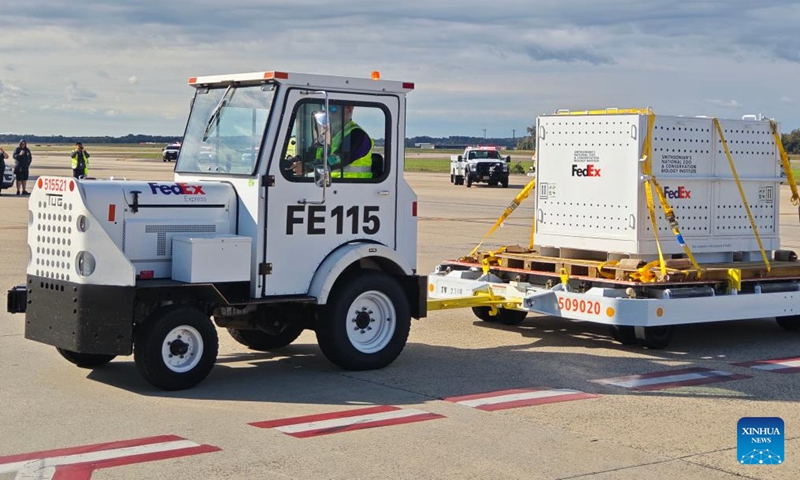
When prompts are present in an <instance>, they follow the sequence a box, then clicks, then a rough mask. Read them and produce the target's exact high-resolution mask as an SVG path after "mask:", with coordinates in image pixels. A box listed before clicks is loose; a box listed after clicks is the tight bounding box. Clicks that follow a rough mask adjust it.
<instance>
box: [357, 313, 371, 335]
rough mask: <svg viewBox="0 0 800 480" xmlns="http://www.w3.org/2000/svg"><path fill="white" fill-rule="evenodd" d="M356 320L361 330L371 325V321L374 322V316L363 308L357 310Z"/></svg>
mask: <svg viewBox="0 0 800 480" xmlns="http://www.w3.org/2000/svg"><path fill="white" fill-rule="evenodd" d="M370 313H371V312H370ZM355 321H356V326H357V327H358V328H359V330H364V329H365V328H367V327H368V326H369V324H370V322H372V318H371V317H370V315H369V313H367V312H366V311H364V310H362V311H360V312H356V318H355Z"/></svg>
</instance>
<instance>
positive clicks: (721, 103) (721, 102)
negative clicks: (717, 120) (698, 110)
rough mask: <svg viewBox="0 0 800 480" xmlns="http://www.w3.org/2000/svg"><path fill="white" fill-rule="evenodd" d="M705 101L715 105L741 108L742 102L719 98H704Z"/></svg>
mask: <svg viewBox="0 0 800 480" xmlns="http://www.w3.org/2000/svg"><path fill="white" fill-rule="evenodd" d="M706 102H708V103H710V104H711V105H716V106H718V107H722V108H742V104H741V103H739V102H737V101H736V100H727V101H726V100H719V99H716V98H709V99H706Z"/></svg>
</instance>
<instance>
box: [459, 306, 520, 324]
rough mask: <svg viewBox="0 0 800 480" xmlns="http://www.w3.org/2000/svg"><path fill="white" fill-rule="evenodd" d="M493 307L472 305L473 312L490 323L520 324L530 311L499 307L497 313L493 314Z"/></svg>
mask: <svg viewBox="0 0 800 480" xmlns="http://www.w3.org/2000/svg"><path fill="white" fill-rule="evenodd" d="M491 310H492V309H491V308H489V307H472V313H474V314H475V316H476V317H478V318H479V319H481V320H483V321H484V322H489V323H502V324H503V325H519V324H520V323H522V322H523V321H524V320H525V318H526V317H527V316H528V312H524V311H521V310H508V309H506V308H498V309H497V315H495V316H492V315H491V313H490V312H491Z"/></svg>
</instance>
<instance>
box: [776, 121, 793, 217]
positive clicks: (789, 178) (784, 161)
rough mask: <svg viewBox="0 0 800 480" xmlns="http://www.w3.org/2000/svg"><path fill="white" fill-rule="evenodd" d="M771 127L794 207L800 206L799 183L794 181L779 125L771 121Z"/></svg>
mask: <svg viewBox="0 0 800 480" xmlns="http://www.w3.org/2000/svg"><path fill="white" fill-rule="evenodd" d="M769 126H770V128H771V129H772V135H773V136H774V137H775V145H777V146H778V152H780V155H781V164H782V165H783V171H784V172H785V173H786V181H787V182H789V187H790V188H791V189H792V205H800V194H798V193H797V182H795V180H794V173H792V165H791V163H789V156H788V155H786V150H784V148H783V142H781V136H780V135H779V134H778V124H777V123H775V120H770V121H769Z"/></svg>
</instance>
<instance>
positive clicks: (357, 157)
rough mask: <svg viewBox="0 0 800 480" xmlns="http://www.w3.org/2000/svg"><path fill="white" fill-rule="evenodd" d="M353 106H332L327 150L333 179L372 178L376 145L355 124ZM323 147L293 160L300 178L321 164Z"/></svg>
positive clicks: (295, 170) (328, 118) (318, 147)
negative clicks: (373, 155)
mask: <svg viewBox="0 0 800 480" xmlns="http://www.w3.org/2000/svg"><path fill="white" fill-rule="evenodd" d="M353 109H354V107H353V106H352V105H345V106H340V105H330V106H329V107H328V115H327V121H328V122H329V124H330V128H331V134H332V135H333V137H332V139H331V145H330V148H329V149H328V159H327V162H328V166H329V167H330V169H331V178H372V147H373V146H374V142H373V141H372V139H371V138H370V137H369V135H367V132H365V131H364V129H362V128H361V127H360V126H359V125H358V124H357V123H356V122H354V121H353ZM323 155H324V150H323V147H322V146H316V147H312V148H310V149H308V150H306V152H305V153H304V154H302V157H300V156H295V157H293V158H290V159H289V161H290V162H291V164H290V168H291V170H292V172H294V174H295V175H297V176H302V175H304V174H305V173H308V172H311V171H313V170H314V167H315V166H318V165H321V164H322V156H323Z"/></svg>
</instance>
